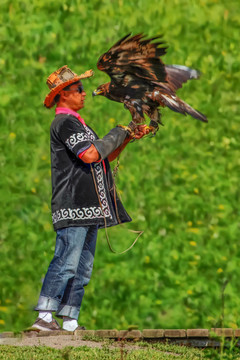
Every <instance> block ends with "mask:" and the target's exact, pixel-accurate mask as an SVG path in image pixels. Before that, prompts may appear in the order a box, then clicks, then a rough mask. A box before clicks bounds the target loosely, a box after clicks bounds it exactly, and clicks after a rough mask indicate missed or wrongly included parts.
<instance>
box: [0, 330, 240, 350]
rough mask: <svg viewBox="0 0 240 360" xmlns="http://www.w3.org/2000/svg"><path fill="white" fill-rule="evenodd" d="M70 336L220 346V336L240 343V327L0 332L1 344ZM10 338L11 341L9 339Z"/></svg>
mask: <svg viewBox="0 0 240 360" xmlns="http://www.w3.org/2000/svg"><path fill="white" fill-rule="evenodd" d="M63 335H64V336H69V335H74V337H75V338H82V337H86V336H87V337H89V338H91V337H97V338H102V339H106V338H108V339H115V340H121V339H126V340H142V341H169V342H174V343H177V344H183V345H190V346H198V347H207V346H218V344H219V338H220V337H225V338H228V339H232V338H234V339H236V340H238V338H239V344H240V329H235V330H234V329H230V328H227V329H224V328H212V329H210V330H209V329H144V330H142V331H140V330H114V329H110V330H77V331H74V332H69V331H63V330H58V331H51V332H50V331H39V332H38V331H24V332H22V333H21V334H19V335H17V336H15V335H14V333H13V332H3V333H0V344H6V343H9V344H10V343H11V341H10V339H14V338H15V339H26V338H31V337H36V338H42V337H49V336H59V337H61V336H63ZM7 339H9V341H8V340H7Z"/></svg>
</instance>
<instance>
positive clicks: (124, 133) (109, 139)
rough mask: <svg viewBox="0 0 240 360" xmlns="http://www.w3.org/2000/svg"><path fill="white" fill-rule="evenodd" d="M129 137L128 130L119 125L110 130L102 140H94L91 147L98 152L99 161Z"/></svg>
mask: <svg viewBox="0 0 240 360" xmlns="http://www.w3.org/2000/svg"><path fill="white" fill-rule="evenodd" d="M129 135H130V134H129V128H128V127H127V126H121V125H119V126H116V127H115V128H113V129H112V130H110V131H109V133H108V134H107V135H105V136H104V137H103V138H102V139H97V140H94V141H93V145H94V146H95V148H96V149H97V151H98V152H99V154H100V156H101V159H106V158H107V157H108V156H109V155H110V154H111V153H112V152H113V151H114V150H116V149H117V148H118V147H119V146H120V145H122V143H123V142H124V140H125V139H126V137H128V136H129Z"/></svg>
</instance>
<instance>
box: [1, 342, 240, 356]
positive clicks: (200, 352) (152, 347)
mask: <svg viewBox="0 0 240 360" xmlns="http://www.w3.org/2000/svg"><path fill="white" fill-rule="evenodd" d="M131 345H132V346H133V348H130V346H131ZM176 358H177V359H179V360H200V359H202V360H203V359H211V360H238V359H240V352H239V349H237V348H234V347H233V348H231V349H222V350H214V349H194V348H189V347H185V346H179V345H171V344H161V343H158V344H148V343H130V344H128V345H127V344H126V343H118V344H115V347H114V346H113V345H111V346H109V343H108V341H106V342H104V343H103V344H102V348H101V349H99V348H89V347H87V346H81V347H70V346H68V347H65V348H63V349H61V350H58V349H53V348H50V347H46V346H38V347H36V346H35V347H29V346H24V347H20V346H6V345H0V359H1V360H48V359H49V360H50V359H51V360H60V359H61V360H74V359H81V360H85V359H86V360H98V359H99V360H149V359H153V360H155V359H156V360H166V359H169V360H173V359H176Z"/></svg>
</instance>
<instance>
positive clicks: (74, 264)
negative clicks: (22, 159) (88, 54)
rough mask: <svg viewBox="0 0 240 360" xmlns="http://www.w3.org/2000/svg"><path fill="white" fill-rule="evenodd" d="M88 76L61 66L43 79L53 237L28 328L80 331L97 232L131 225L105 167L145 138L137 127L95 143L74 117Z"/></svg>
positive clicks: (80, 120)
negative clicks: (48, 112) (49, 112)
mask: <svg viewBox="0 0 240 360" xmlns="http://www.w3.org/2000/svg"><path fill="white" fill-rule="evenodd" d="M92 75H93V72H92V70H89V71H86V72H85V73H84V74H81V75H77V74H75V73H74V72H73V71H71V70H70V69H69V68H68V67H67V66H63V67H61V68H60V69H58V70H57V71H55V72H54V73H52V74H51V75H50V76H49V77H48V79H47V85H48V87H49V89H50V92H49V94H48V95H47V96H46V98H45V102H44V105H45V106H46V107H47V108H49V109H50V108H52V107H53V106H54V105H56V108H55V118H54V120H53V122H52V124H51V129H50V144H51V174H52V202H51V205H52V220H53V227H54V230H55V231H56V247H55V253H54V257H53V259H52V261H51V263H50V265H49V268H48V271H47V274H46V276H45V279H44V282H43V285H42V289H41V293H40V296H39V300H38V304H37V306H36V308H35V310H36V311H38V312H39V315H38V318H37V320H36V321H35V323H34V324H33V326H32V328H34V329H37V330H45V331H52V330H59V329H60V326H59V324H58V322H57V321H56V320H55V319H54V318H53V313H55V315H56V316H57V317H60V318H63V329H64V330H67V331H74V330H76V329H85V328H84V327H82V326H79V325H78V317H79V312H80V307H81V303H82V299H83V295H84V287H85V286H86V285H87V284H88V283H89V281H90V277H91V273H92V268H93V260H94V253H95V246H96V239H97V232H98V229H100V228H103V227H105V226H114V225H117V224H119V223H124V222H129V221H131V218H130V216H129V215H128V214H127V212H126V210H125V209H124V207H123V205H122V203H121V202H120V200H119V198H118V197H117V195H116V194H115V193H114V186H113V179H112V175H111V169H110V166H109V162H110V161H113V160H114V159H115V158H116V157H117V156H118V155H119V154H120V152H121V151H122V150H123V149H124V148H125V146H126V145H127V144H128V143H129V141H130V140H131V139H132V138H133V136H134V137H135V138H136V139H140V138H142V137H143V136H144V135H146V134H147V133H148V130H147V127H146V126H145V125H139V126H138V127H137V129H136V130H135V134H132V133H130V132H129V130H128V128H127V127H121V126H117V127H115V128H113V129H112V130H110V132H109V133H108V134H107V135H106V136H104V137H103V138H102V139H99V138H98V136H97V134H96V133H95V132H94V130H93V129H91V128H90V127H89V126H88V125H87V124H86V123H85V121H84V120H83V118H82V117H81V116H80V114H79V113H78V111H79V110H81V109H82V108H83V107H84V100H85V97H86V92H85V91H84V88H83V85H82V82H81V80H83V79H86V78H89V77H91V76H92Z"/></svg>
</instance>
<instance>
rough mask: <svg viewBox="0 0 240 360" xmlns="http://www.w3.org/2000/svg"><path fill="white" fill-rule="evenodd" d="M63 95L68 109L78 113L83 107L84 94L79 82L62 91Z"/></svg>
mask: <svg viewBox="0 0 240 360" xmlns="http://www.w3.org/2000/svg"><path fill="white" fill-rule="evenodd" d="M63 93H64V99H65V101H66V103H67V105H68V107H69V108H70V109H72V110H74V111H78V110H80V109H82V108H83V107H84V100H85V96H86V92H85V91H84V90H83V87H82V83H81V82H79V83H78V84H73V85H71V86H70V87H69V89H68V90H63Z"/></svg>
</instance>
